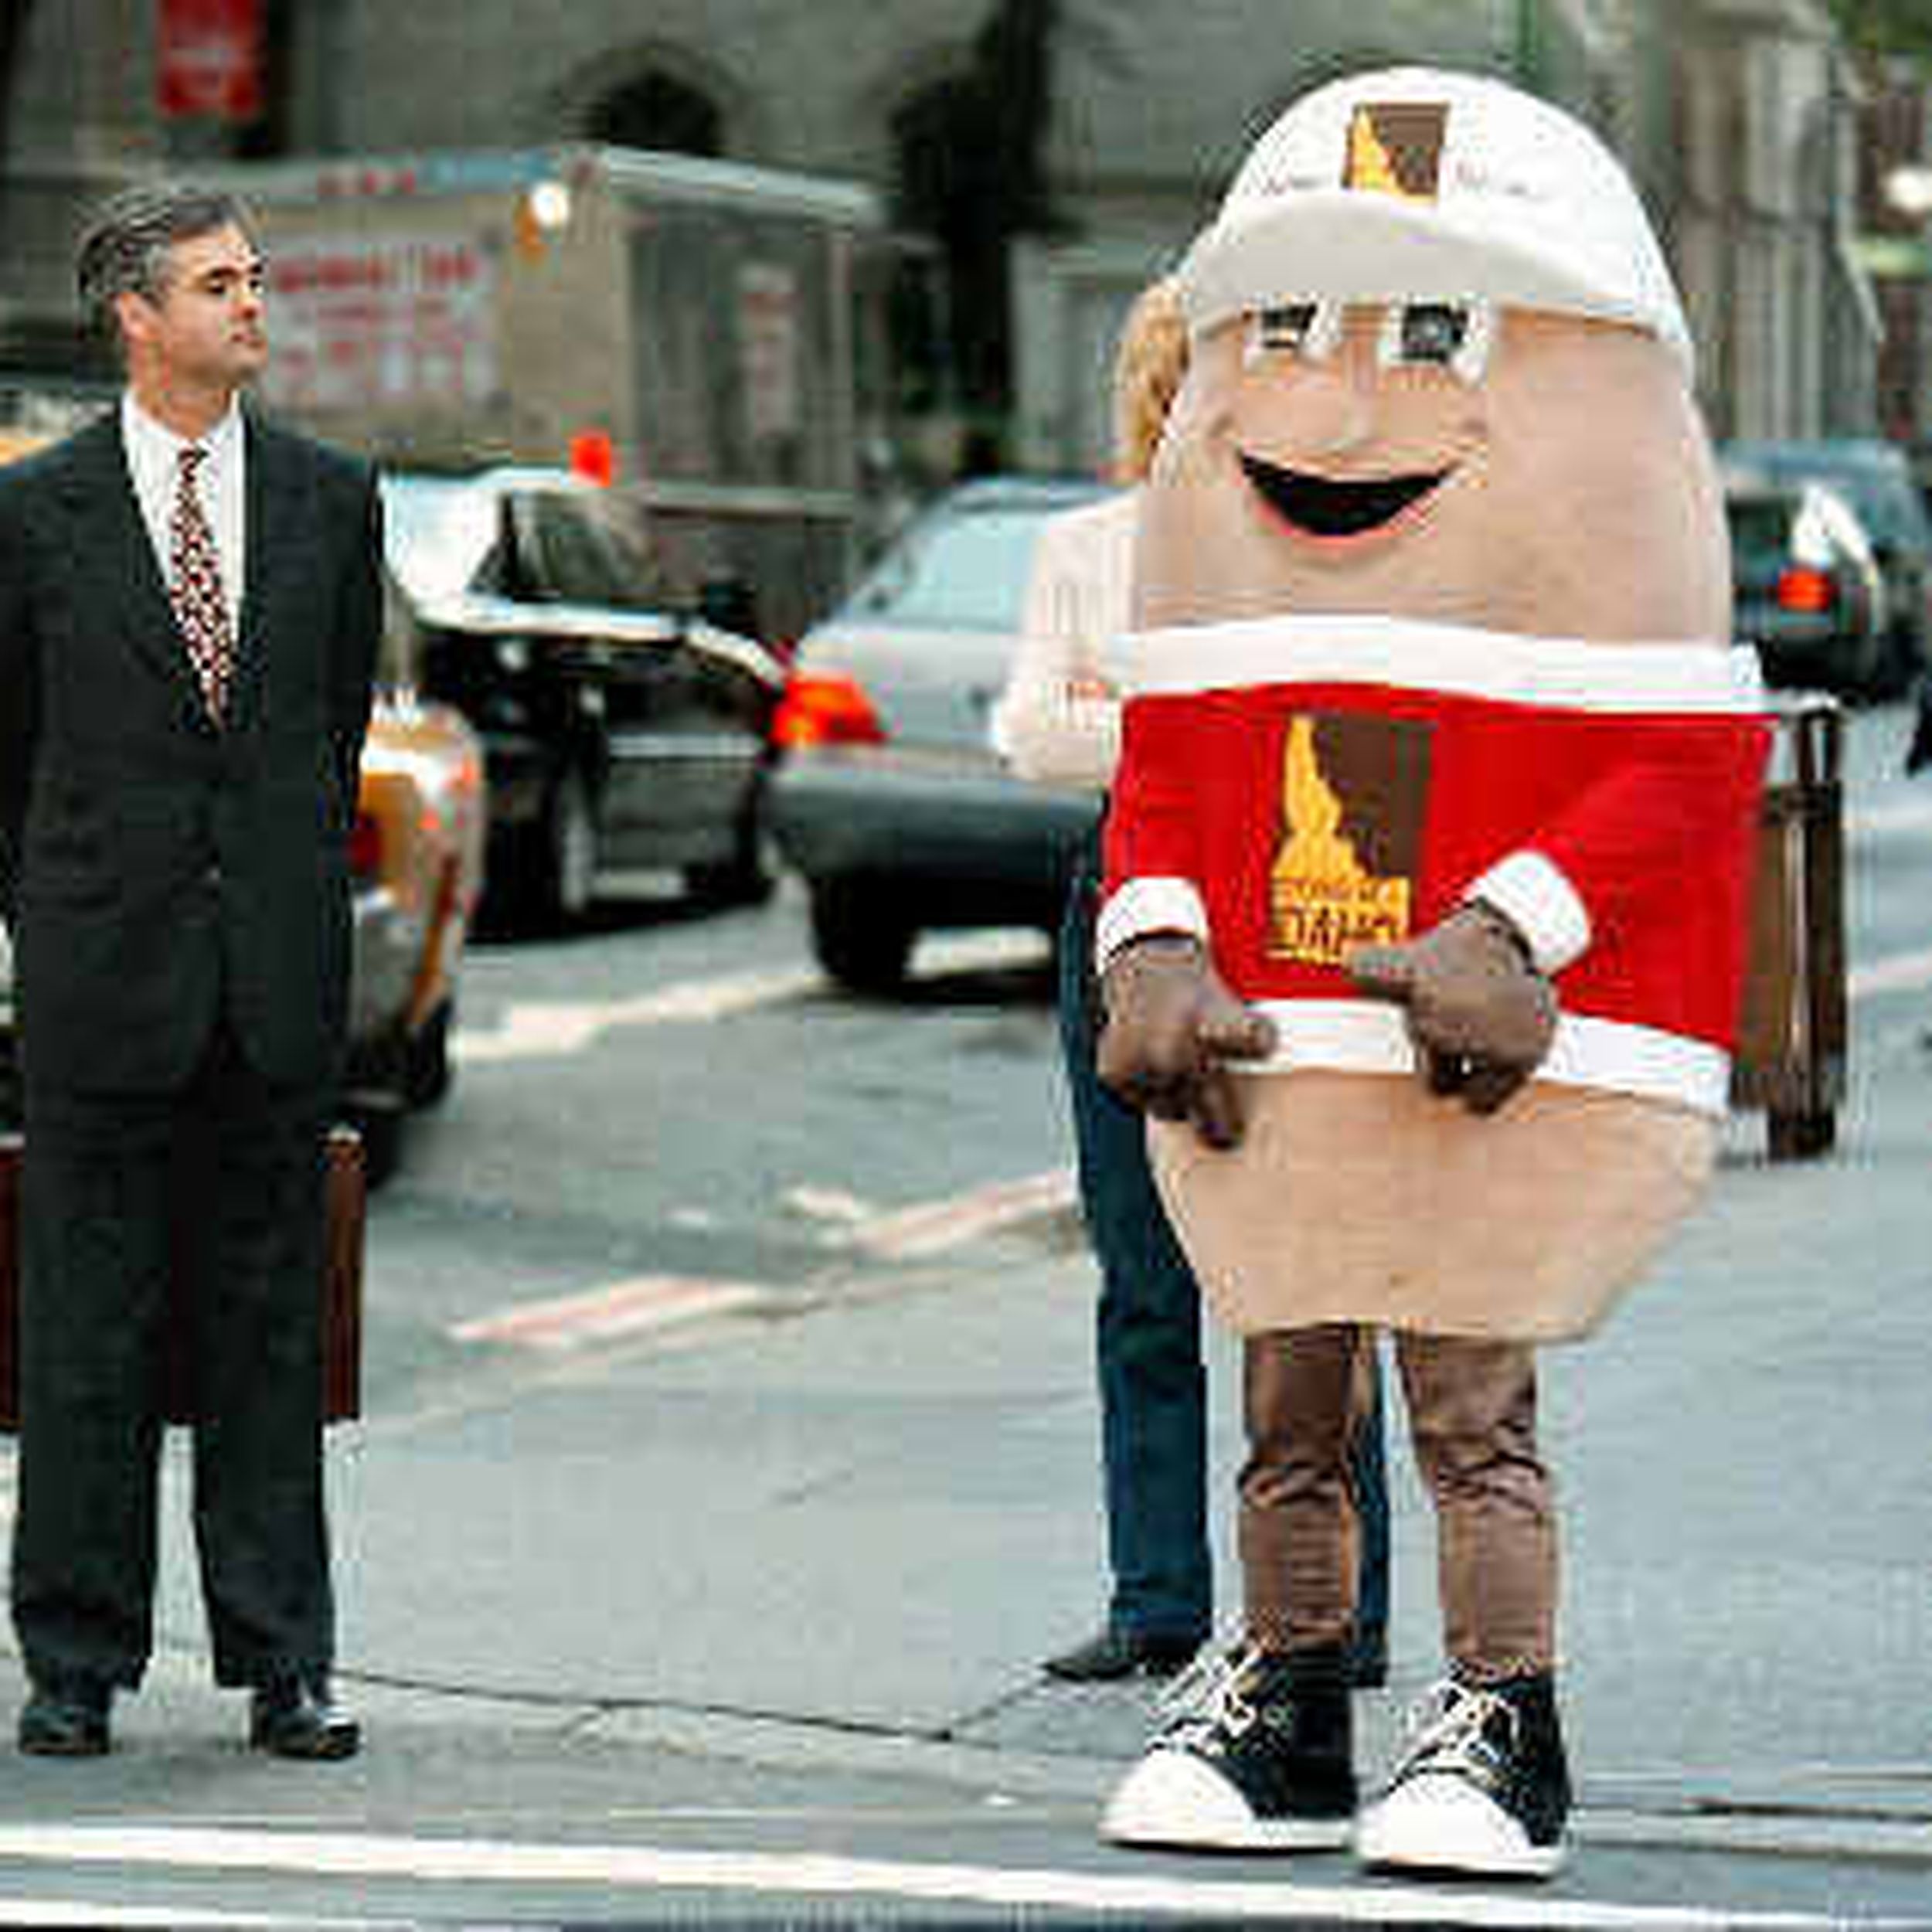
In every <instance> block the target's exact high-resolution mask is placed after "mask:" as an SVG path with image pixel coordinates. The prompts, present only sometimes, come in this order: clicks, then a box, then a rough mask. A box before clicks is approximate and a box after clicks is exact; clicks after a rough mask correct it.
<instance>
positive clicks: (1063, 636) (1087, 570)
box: [994, 281, 1389, 1684]
mask: <svg viewBox="0 0 1932 1932" xmlns="http://www.w3.org/2000/svg"><path fill="white" fill-rule="evenodd" d="M1186 363H1187V332H1186V325H1185V321H1184V320H1183V318H1182V316H1181V314H1180V311H1179V305H1178V304H1177V303H1176V301H1175V298H1174V292H1173V290H1172V287H1171V286H1170V284H1168V283H1166V282H1165V281H1159V282H1156V283H1155V284H1153V285H1152V287H1150V288H1148V290H1147V291H1145V292H1144V293H1143V294H1141V297H1140V298H1139V299H1138V301H1136V303H1135V304H1134V307H1133V309H1132V310H1131V311H1130V313H1129V315H1128V321H1127V325H1126V327H1125V328H1124V330H1123V332H1122V334H1121V342H1120V345H1119V349H1118V350H1117V354H1116V357H1115V362H1114V399H1113V400H1114V444H1115V451H1116V455H1115V464H1114V468H1115V473H1116V475H1117V478H1118V479H1119V480H1120V481H1121V482H1122V483H1123V484H1124V485H1127V486H1128V487H1127V488H1124V489H1123V490H1122V491H1121V493H1120V494H1118V495H1114V496H1112V497H1109V498H1106V499H1104V501H1102V502H1098V503H1095V504H1089V505H1082V506H1081V507H1080V508H1079V509H1074V510H1070V511H1068V512H1064V513H1063V515H1060V516H1058V517H1056V518H1054V519H1053V520H1052V522H1049V524H1048V525H1047V526H1046V529H1045V530H1044V531H1043V532H1042V535H1041V537H1040V539H1039V547H1038V549H1037V551H1036V555H1035V560H1034V566H1033V572H1032V582H1031V585H1030V587H1029V595H1028V599H1027V606H1026V619H1025V622H1024V624H1023V627H1022V628H1023V631H1024V636H1023V638H1022V643H1021V646H1020V649H1019V653H1018V655H1017V656H1016V658H1015V662H1014V666H1013V672H1012V679H1011V681H1010V682H1009V685H1008V688H1007V691H1006V692H1005V696H1003V698H1002V701H1001V704H1000V707H999V711H998V716H997V717H996V719H995V726H994V738H995V744H996V745H997V746H998V749H999V750H1001V752H1002V754H1003V755H1004V756H1005V757H1007V758H1008V759H1009V760H1010V761H1011V763H1012V764H1013V766H1014V767H1015V769H1016V770H1019V771H1020V772H1022V773H1023V774H1025V775H1026V776H1028V777H1035V778H1039V779H1043V780H1048V781H1057V782H1060V783H1073V784H1084V785H1088V786H1090V787H1093V788H1094V789H1095V790H1096V791H1100V792H1101V793H1103V794H1104V791H1105V790H1106V787H1107V784H1108V782H1109V781H1110V780H1111V777H1112V774H1113V769H1114V763H1115V760H1117V757H1118V755H1119V730H1120V721H1119V704H1118V701H1117V698H1116V697H1115V695H1114V692H1113V690H1112V689H1111V685H1110V683H1109V681H1108V679H1107V675H1106V673H1105V668H1104V651H1105V647H1106V645H1107V641H1108V640H1109V639H1110V638H1112V637H1113V636H1114V635H1115V634H1117V633H1119V632H1120V631H1123V630H1124V629H1125V628H1127V626H1128V621H1129V611H1130V595H1131V583H1132V566H1133V541H1134V522H1135V518H1136V515H1137V510H1138V489H1136V488H1134V487H1132V486H1134V485H1138V483H1139V482H1140V481H1141V479H1142V478H1144V477H1145V475H1146V474H1147V471H1148V467H1149V465H1150V464H1151V462H1152V461H1153V458H1154V454H1155V450H1156V449H1157V448H1158V446H1159V443H1160V437H1161V431H1162V426H1163V424H1164V423H1165V420H1166V417H1167V411H1168V405H1169V404H1170V403H1171V402H1172V400H1173V396H1174V393H1175V390H1176V389H1178V388H1179V386H1180V381H1181V378H1182V375H1183V374H1184V372H1185V369H1186ZM1099 863H1100V852H1099V839H1098V837H1097V835H1096V836H1095V837H1094V838H1093V839H1092V840H1090V842H1089V843H1088V845H1087V848H1086V849H1085V850H1084V851H1083V852H1082V854H1081V855H1080V859H1079V862H1078V864H1077V867H1076V872H1075V877H1074V879H1073V886H1072V889H1071V891H1070V894H1069V896H1068V900H1067V905H1066V914H1065V917H1064V920H1063V927H1062V930H1061V933H1060V949H1059V960H1060V1039H1061V1046H1062V1051H1063V1056H1064V1060H1065V1063H1066V1079H1067V1086H1068V1089H1069V1093H1070V1100H1071V1104H1072V1111H1073V1129H1074V1141H1075V1148H1076V1153H1077V1168H1078V1172H1079V1176H1080V1199H1081V1206H1082V1209H1083V1215H1084V1217H1085V1220H1086V1223H1087V1233H1088V1237H1089V1239H1090V1241H1091V1242H1092V1243H1093V1247H1094V1255H1095V1258H1096V1260H1097V1261H1098V1263H1099V1264H1100V1298H1099V1303H1098V1307H1097V1317H1096V1335H1095V1344H1096V1353H1097V1359H1098V1368H1099V1380H1100V1446H1101V1462H1102V1472H1103V1477H1104V1502H1105V1509H1106V1520H1107V1560H1108V1564H1109V1567H1110V1568H1111V1571H1112V1574H1113V1589H1112V1594H1111V1600H1110V1602H1109V1604H1108V1606H1107V1617H1106V1620H1105V1621H1104V1624H1102V1626H1101V1628H1100V1631H1099V1632H1098V1633H1097V1634H1096V1635H1094V1636H1093V1637H1091V1638H1087V1640H1086V1641H1083V1642H1082V1643H1080V1644H1078V1645H1076V1646H1074V1647H1073V1648H1072V1649H1070V1650H1068V1651H1064V1652H1063V1653H1060V1654H1059V1655H1055V1656H1053V1657H1051V1658H1048V1659H1047V1660H1046V1666H1045V1668H1046V1671H1047V1672H1048V1673H1049V1675H1052V1676H1054V1677H1057V1678H1061V1679H1069V1680H1072V1681H1077V1682H1078V1681H1088V1680H1094V1679H1112V1678H1121V1677H1128V1676H1132V1675H1154V1676H1164V1675H1168V1674H1170V1673H1171V1672H1174V1671H1176V1670H1178V1669H1179V1668H1180V1667H1181V1666H1182V1665H1183V1664H1185V1663H1186V1662H1188V1661H1189V1658H1192V1656H1193V1655H1194V1653H1195V1652H1196V1650H1197V1649H1199V1647H1200V1646H1201V1645H1202V1642H1203V1641H1205V1640H1206V1638H1207V1636H1208V1635H1209V1631H1211V1629H1212V1628H1213V1556H1212V1553H1211V1550H1210V1547H1209V1539H1208V1532H1207V1513H1206V1512H1207V1377H1206V1369H1205V1367H1204V1366H1203V1362H1202V1347H1201V1302H1200V1293H1199V1288H1198V1287H1196V1283H1195V1280H1194V1275H1193V1271H1192V1269H1191V1268H1190V1267H1189V1265H1188V1261H1187V1258H1186V1257H1185V1255H1184V1254H1183V1253H1182V1251H1181V1247H1180V1244H1179V1241H1178V1240H1176V1239H1175V1234H1174V1231H1173V1230H1172V1227H1171V1226H1169V1225H1168V1219H1167V1215H1166V1213H1165V1209H1163V1208H1162V1205H1161V1202H1160V1198H1159V1196H1158V1194H1157V1193H1156V1192H1155V1185H1154V1179H1153V1175H1152V1173H1151V1171H1150V1169H1149V1168H1148V1158H1147V1147H1146V1141H1145V1134H1146V1123H1145V1121H1144V1120H1143V1118H1142V1117H1141V1115H1140V1114H1138V1113H1136V1112H1134V1111H1133V1110H1132V1109H1131V1108H1129V1107H1126V1106H1124V1104H1122V1103H1121V1101H1120V1100H1117V1099H1116V1098H1115V1097H1114V1095H1113V1094H1111V1093H1109V1092H1108V1091H1107V1089H1106V1088H1105V1087H1103V1086H1102V1085H1101V1084H1100V1080H1099V1077H1098V1075H1097V1073H1096V1071H1095V1067H1094V1049H1095V1043H1096V1041H1097V1037H1098V1034H1099V1030H1100V1014H1099V1012H1098V1009H1097V997H1096V995H1097V986H1096V983H1095V981H1094V971H1093V957H1094V930H1093V923H1094V908H1095V903H1096V897H1097V891H1098V883H1099V879H1098V873H1099ZM1349 1487H1350V1493H1351V1495H1352V1498H1353V1500H1354V1502H1355V1510H1356V1515H1357V1521H1358V1527H1359V1547H1360V1549H1361V1573H1360V1577H1359V1584H1358V1590H1357V1628H1356V1637H1355V1647H1354V1654H1353V1657H1352V1670H1353V1674H1354V1677H1355V1682H1357V1683H1358V1684H1379V1683H1381V1682H1383V1681H1384V1679H1385V1678H1386V1672H1387V1635H1386V1633H1387V1626H1388V1605H1389V1584H1388V1551H1389V1516H1388V1501H1387V1492H1386V1480H1385V1471H1384V1468H1383V1428H1382V1415H1381V1403H1380V1397H1379V1376H1376V1375H1375V1374H1373V1373H1371V1374H1370V1375H1369V1376H1368V1377H1367V1378H1366V1383H1365V1389H1364V1400H1363V1403H1362V1414H1361V1418H1360V1422H1359V1426H1358V1427H1357V1429H1356V1430H1355V1435H1354V1437H1353V1440H1352V1454H1351V1458H1350V1485H1349Z"/></svg>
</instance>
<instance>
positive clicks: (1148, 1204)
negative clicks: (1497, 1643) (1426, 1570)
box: [1060, 861, 1389, 1650]
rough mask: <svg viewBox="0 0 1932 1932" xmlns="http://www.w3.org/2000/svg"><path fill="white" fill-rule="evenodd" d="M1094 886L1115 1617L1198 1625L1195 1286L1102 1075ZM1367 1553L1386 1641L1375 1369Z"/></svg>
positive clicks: (1078, 930) (1090, 1108)
mask: <svg viewBox="0 0 1932 1932" xmlns="http://www.w3.org/2000/svg"><path fill="white" fill-rule="evenodd" d="M1095 898H1096V885H1095V880H1094V873H1093V870H1092V863H1091V861H1089V862H1087V863H1085V864H1083V865H1082V866H1080V867H1079V868H1078V869H1077V873H1076V876H1075V878H1074V881H1073V889H1072V891H1071V892H1070V894H1069V896H1068V899H1067V905H1066V916H1065V918H1064V919H1063V922H1062V924H1061V930H1060V1046H1061V1051H1062V1053H1063V1056H1064V1058H1065V1061H1066V1083H1067V1088H1068V1091H1069V1094H1070V1098H1071V1100H1072V1106H1073V1134H1074V1145H1075V1151H1076V1155H1077V1163H1078V1168H1079V1174H1080V1206H1081V1211H1082V1213H1083V1216H1084V1218H1085V1219H1086V1223H1087V1236H1088V1239H1089V1240H1090V1241H1091V1242H1092V1243H1093V1247H1094V1258H1095V1260H1097V1262H1098V1264H1099V1266H1100V1302H1099V1306H1098V1308H1097V1314H1096V1321H1095V1351H1096V1355H1097V1363H1098V1369H1099V1380H1100V1453H1101V1464H1102V1471H1103V1475H1104V1483H1105V1503H1106V1512H1107V1560H1108V1564H1109V1566H1110V1568H1111V1570H1112V1572H1113V1577H1114V1587H1113V1596H1112V1599H1111V1603H1110V1604H1109V1606H1108V1612H1107V1621H1108V1622H1109V1624H1111V1626H1112V1627H1113V1628H1115V1629H1117V1630H1123V1631H1133V1632H1134V1633H1136V1634H1151V1635H1156V1636H1162V1637H1189V1638H1199V1637H1204V1636H1206V1634H1207V1633H1208V1632H1209V1630H1210V1629H1211V1628H1212V1627H1213V1620H1214V1603H1213V1595H1214V1580H1213V1560H1212V1558H1211V1556H1210V1554H1209V1545H1208V1533H1207V1520H1206V1492H1207V1376H1206V1369H1205V1368H1204V1366H1203V1364H1202V1352H1201V1298H1200V1291H1199V1288H1198V1287H1197V1286H1196V1283H1195V1280H1194V1274H1193V1270H1192V1269H1191V1268H1190V1267H1189V1265H1188V1261H1187V1257H1186V1256H1185V1255H1184V1254H1183V1253H1182V1251H1181V1247H1180V1243H1179V1242H1178V1241H1177V1240H1175V1235H1174V1230H1173V1229H1172V1227H1171V1226H1169V1225H1168V1218H1167V1213H1166V1211H1165V1209H1164V1208H1163V1207H1162V1205H1161V1199H1160V1196H1159V1195H1158V1193H1157V1192H1156V1191H1155V1185H1154V1177H1153V1175H1152V1173H1151V1171H1150V1170H1149V1168H1148V1158H1147V1134H1146V1123H1145V1121H1144V1120H1143V1119H1142V1118H1141V1115H1140V1114H1138V1112H1136V1111H1134V1109H1133V1108H1131V1107H1128V1106H1127V1105H1125V1104H1124V1103H1123V1102H1121V1101H1120V1100H1116V1099H1115V1098H1114V1096H1113V1095H1112V1094H1111V1093H1109V1092H1108V1091H1107V1089H1106V1088H1105V1087H1103V1086H1102V1085H1101V1084H1100V1077H1099V1075H1098V1073H1097V1071H1096V1070H1095V1066H1094V1051H1095V1046H1096V1044H1097V1039H1098V1036H1099V1029H1100V1012H1099V1000H1098V997H1097V992H1098V989H1097V985H1096V984H1095V981H1094V971H1093V955H1094V905H1095ZM1349 1495H1350V1498H1351V1500H1352V1502H1353V1503H1354V1505H1355V1511H1356V1517H1357V1529H1358V1532H1359V1549H1360V1553H1361V1563H1360V1576H1359V1579H1358V1583H1357V1589H1356V1599H1355V1603H1356V1642H1357V1644H1358V1645H1359V1646H1360V1647H1361V1648H1364V1649H1369V1650H1378V1649H1379V1648H1381V1647H1382V1646H1383V1644H1384V1642H1385V1641H1386V1630H1387V1626H1388V1617H1389V1501H1388V1491H1387V1486H1386V1475H1385V1471H1384V1467H1383V1419H1382V1400H1381V1383H1380V1379H1379V1376H1378V1377H1377V1378H1376V1383H1375V1400H1374V1403H1373V1405H1372V1408H1371V1410H1370V1411H1369V1413H1368V1414H1367V1415H1366V1416H1365V1417H1363V1418H1362V1421H1361V1423H1360V1426H1359V1427H1358V1428H1357V1429H1356V1430H1355V1432H1354V1434H1353V1437H1352V1440H1351V1442H1350V1445H1349Z"/></svg>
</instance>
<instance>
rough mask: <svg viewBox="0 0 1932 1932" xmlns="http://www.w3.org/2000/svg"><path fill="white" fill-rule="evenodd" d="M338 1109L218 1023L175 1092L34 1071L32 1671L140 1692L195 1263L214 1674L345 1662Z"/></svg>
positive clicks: (28, 1462) (29, 1098)
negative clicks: (172, 1403)
mask: <svg viewBox="0 0 1932 1932" xmlns="http://www.w3.org/2000/svg"><path fill="white" fill-rule="evenodd" d="M29 1066H31V1062H29ZM329 1115H330V1108H329V1106H328V1102H327V1101H326V1100H325V1097H323V1096H322V1095H321V1094H319V1093H318V1092H317V1091H316V1090H315V1089H314V1088H312V1087H308V1086H304V1087H300V1088H291V1087H280V1086H277V1085H276V1084H274V1083H270V1082H269V1081H267V1080H264V1079H263V1078H262V1077H260V1075H259V1074H257V1073H256V1072H255V1071H254V1070H253V1068H252V1067H251V1066H250V1065H249V1063H248V1062H247V1060H246V1058H245V1057H244V1056H243V1053H242V1052H241V1051H240V1048H239V1047H238V1046H237V1044H236V1042H235V1041H234V1039H233V1038H232V1036H230V1033H229V1032H228V1030H227V1029H226V1027H225V1026H217V1027H216V1030H215V1032H214V1035H213V1039H212V1042H211V1044H210V1046H209V1048H208V1049H207V1051H206V1053H205V1054H204V1055H203V1056H202V1060H201V1061H200V1063H199V1066H198V1067H197V1069H196V1072H195V1073H194V1074H193V1076H192V1078H191V1080H189V1082H188V1083H187V1084H186V1085H185V1087H182V1089H180V1090H178V1091H175V1092H171V1093H165V1094H87V1093H77V1092H73V1091H70V1090H59V1091H53V1092H49V1091H46V1090H39V1089H36V1087H35V1085H34V1084H33V1083H32V1080H31V1078H30V1079H29V1085H28V1088H27V1093H26V1160H25V1165H24V1168H23V1170H22V1233H23V1257H22V1258H23V1263H24V1269H23V1277H22V1318H21V1337H20V1341H21V1359H20V1368H21V1383H20V1386H21V1430H20V1447H19V1508H18V1516H17V1519H16V1522H15V1535H14V1553H13V1617H14V1624H15V1631H16V1632H17V1634H18V1636H19V1642H20V1648H21V1650H22V1654H23V1655H24V1656H25V1658H26V1663H27V1666H28V1669H29V1673H30V1674H31V1675H32V1676H33V1677H34V1678H35V1679H36V1680H37V1681H58V1680H60V1679H63V1678H67V1679H72V1678H81V1679H88V1680H92V1681H94V1682H104V1683H107V1684H111V1685H125V1686H132V1685H137V1684H138V1683H139V1682H140V1680H141V1675H142V1673H143V1671H144V1669H145V1666H146V1664H147V1661H148V1655H149V1652H150V1650H151V1645H152V1622H153V1603H154V1590H155V1568H156V1550H157V1519H158V1481H159V1473H160V1451H161V1443H162V1433H163V1427H164V1424H163V1421H162V1413H163V1399H162V1383H163V1372H164V1364H165V1349H166V1345H167V1340H168V1338H167V1335H166V1333H165V1329H166V1309H167V1294H168V1277H169V1274H170V1272H171V1270H173V1269H175V1268H178V1267H180V1268H185V1269H186V1270H188V1281H189V1297H188V1301H189V1309H190V1316H189V1352H190V1361H191V1370H190V1373H191V1381H192V1392H193V1413H194V1418H195V1420H194V1422H193V1425H192V1427H193V1458H192V1467H193V1480H194V1505H193V1511H194V1529H195V1539H196V1551H197V1554H198V1556H199V1565H200V1573H201V1582H202V1596H203V1599H204V1601H205V1604H206V1613H207V1618H208V1626H209V1638H210V1641H211V1645H212V1648H213V1658H214V1667H215V1677H216V1682H218V1683H219V1684H222V1685H244V1684H257V1683H261V1682H267V1681H268V1680H269V1679H272V1678H274V1677H277V1676H280V1675H284V1674H287V1673H289V1672H300V1673H302V1674H305V1675H306V1674H309V1673H319V1672H326V1670H327V1669H328V1666H329V1665H330V1664H331V1662H332V1659H333V1651H334V1642H335V1613H334V1605H333V1600H332V1590H331V1583H330V1578H329V1560H328V1532H327V1526H326V1519H325V1504H324V1497H323V1476H322V1420H321V1314H320V1298H319V1297H318V1294H317V1292H316V1285H315V1284H316V1283H317V1281H318V1279H319V1278H320V1275H321V1267H322V1255H323V1243H324V1205H325V1194H324V1181H325V1138H326V1132H327V1128H328V1120H329Z"/></svg>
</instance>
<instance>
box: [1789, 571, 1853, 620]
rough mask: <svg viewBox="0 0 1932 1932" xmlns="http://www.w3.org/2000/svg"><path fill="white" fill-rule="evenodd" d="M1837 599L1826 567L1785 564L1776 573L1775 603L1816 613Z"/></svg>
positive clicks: (1808, 612)
mask: <svg viewBox="0 0 1932 1932" xmlns="http://www.w3.org/2000/svg"><path fill="white" fill-rule="evenodd" d="M1837 601H1838V586H1837V584H1836V583H1835V582H1833V580H1832V573H1831V572H1830V571H1829V570H1818V569H1816V568H1815V567H1814V566H1811V565H1809V564H1804V563H1791V564H1787V565H1786V566H1785V567H1784V569H1783V570H1781V571H1779V572H1778V573H1777V605H1778V608H1779V609H1780V610H1781V611H1802V612H1804V613H1805V614H1807V615H1809V616H1816V615H1818V614H1820V613H1821V612H1823V611H1828V610H1830V609H1831V607H1832V605H1833V604H1835V603H1836V602H1837Z"/></svg>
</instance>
